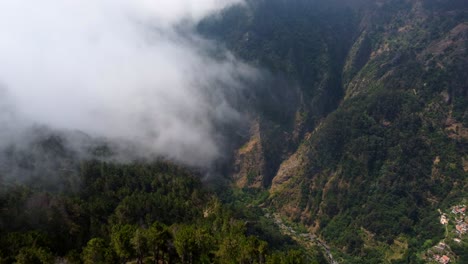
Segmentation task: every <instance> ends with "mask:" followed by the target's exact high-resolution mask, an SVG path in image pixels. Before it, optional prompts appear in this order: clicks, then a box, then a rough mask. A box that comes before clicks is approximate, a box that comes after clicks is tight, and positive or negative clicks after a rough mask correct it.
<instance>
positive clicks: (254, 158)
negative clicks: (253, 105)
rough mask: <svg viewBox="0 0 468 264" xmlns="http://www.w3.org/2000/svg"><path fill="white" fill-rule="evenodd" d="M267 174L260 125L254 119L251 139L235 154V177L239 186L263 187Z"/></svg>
mask: <svg viewBox="0 0 468 264" xmlns="http://www.w3.org/2000/svg"><path fill="white" fill-rule="evenodd" d="M264 175H265V157H264V153H263V148H262V143H261V136H260V127H259V123H258V121H254V122H253V124H252V128H251V131H250V139H249V141H248V142H247V143H245V144H244V145H243V146H242V147H241V148H240V149H239V150H238V151H237V153H236V154H235V165H234V174H233V178H234V181H235V183H236V185H237V187H240V188H244V187H253V188H261V187H263V180H264Z"/></svg>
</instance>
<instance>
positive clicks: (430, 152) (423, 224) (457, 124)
mask: <svg viewBox="0 0 468 264" xmlns="http://www.w3.org/2000/svg"><path fill="white" fill-rule="evenodd" d="M344 2H345V1H331V2H325V1H293V2H289V3H288V4H286V2H285V1H280V0H276V1H275V0H272V1H252V3H255V4H254V5H253V6H252V8H248V9H247V10H249V11H242V8H239V9H237V10H236V12H237V13H235V12H234V13H235V14H237V16H234V15H232V14H233V13H231V15H232V16H233V17H236V18H239V17H242V16H244V19H236V20H231V21H227V22H226V21H224V23H223V21H222V22H221V23H218V24H217V25H221V26H219V27H214V28H210V27H208V28H210V30H209V31H210V32H212V33H213V32H215V33H214V34H215V35H217V36H218V38H219V39H221V40H224V41H225V43H226V45H227V46H229V47H230V48H232V49H233V50H234V51H235V52H236V53H237V54H239V56H241V57H243V58H244V59H246V60H248V61H251V62H253V63H256V64H257V65H259V66H261V67H264V68H266V69H269V70H270V71H271V72H272V73H273V75H274V76H282V78H283V79H286V80H287V81H285V82H284V83H283V85H277V86H275V85H271V86H269V89H265V90H263V91H267V92H265V93H264V94H263V95H262V96H259V98H262V99H261V100H258V101H257V102H256V107H257V108H256V109H257V111H256V114H255V116H256V118H257V120H259V124H260V125H258V124H256V126H254V127H255V129H254V130H255V131H256V133H253V135H254V136H252V137H251V138H250V139H249V141H248V142H247V143H246V145H245V146H244V147H242V148H241V149H240V150H239V151H238V154H237V155H238V157H240V158H238V159H237V163H236V166H237V167H239V168H241V169H239V170H238V171H237V173H236V174H235V178H236V179H244V180H241V182H242V184H240V185H238V186H241V187H253V188H266V189H268V190H269V191H270V203H271V205H272V206H274V207H276V208H277V210H278V211H280V212H281V213H282V214H283V215H285V216H288V217H290V218H291V219H293V220H295V221H300V222H302V223H303V224H305V225H306V226H308V227H309V228H310V230H312V231H314V232H316V233H317V234H319V235H320V236H322V237H323V238H325V239H326V240H329V241H330V242H331V244H332V245H334V246H336V247H337V248H339V249H340V252H342V253H343V254H345V255H353V256H360V255H361V256H362V255H363V254H376V255H379V254H384V255H385V254H387V253H388V254H390V253H389V252H393V251H392V250H394V249H395V248H399V250H400V249H401V250H400V251H401V252H403V253H401V252H400V251H399V252H400V253H401V254H399V255H398V257H395V258H394V260H397V259H400V260H402V259H404V258H408V259H407V260H408V261H416V259H417V258H416V257H415V256H416V253H415V252H416V251H418V250H421V248H422V245H421V244H422V243H421V241H423V242H424V241H425V240H428V239H433V240H434V241H436V240H437V238H438V237H440V236H441V235H442V233H443V232H442V227H441V226H440V224H438V223H437V221H434V219H436V217H437V211H436V209H437V208H439V207H446V206H448V205H449V204H450V203H452V202H458V201H460V200H463V197H466V195H467V194H466V190H467V187H468V185H467V184H468V180H467V179H468V177H467V174H466V172H467V169H466V167H467V166H466V160H468V147H467V146H468V141H467V127H468V107H467V106H468V72H467V71H466V69H468V56H467V49H466V48H467V46H468V38H467V36H468V31H467V29H468V24H467V21H468V4H467V3H466V2H463V1H457V0H450V1H437V0H431V1H420V0H406V1H404V0H381V1H356V2H346V4H345V3H344ZM266 3H268V4H266ZM228 12H233V11H228ZM243 12H246V13H245V14H244V15H241V14H242V13H243ZM234 21H235V22H234ZM233 24H234V25H233ZM219 36H221V37H219ZM291 83H294V84H296V86H293V85H291ZM296 87H298V88H296ZM260 93H261V92H260ZM284 94H289V95H291V94H293V96H289V97H287V96H281V95H284ZM291 97H293V98H295V99H294V100H284V101H281V100H277V99H278V98H291ZM268 98H276V100H269V99H268ZM282 108H284V109H285V111H284V112H281V111H280V113H279V112H275V110H274V109H276V111H278V110H277V109H282ZM265 124H268V125H265ZM255 135H261V136H255ZM247 150H248V151H247ZM246 151H247V152H246ZM242 155H243V156H242ZM251 164H257V165H258V166H260V167H261V169H257V170H254V172H255V173H254V174H253V176H254V177H250V178H251V179H252V178H253V179H254V180H253V181H252V182H251V183H248V181H246V180H245V179H247V178H249V177H247V176H246V175H248V174H249V171H250V170H249V169H246V168H247V167H251ZM257 172H258V173H257ZM239 175H243V176H239ZM251 176H252V175H251ZM238 182H239V181H238ZM246 182H247V183H246ZM260 182H262V184H260ZM402 237H404V239H403V238H402ZM381 242H384V244H385V245H387V246H384V245H381V244H379V243H381ZM376 245H380V246H379V247H382V248H387V249H386V250H387V251H385V250H380V251H379V250H375V248H377V246H376ZM391 248H392V249H391ZM397 251H398V250H397ZM382 252H387V253H382ZM395 254H396V253H395ZM384 257H385V256H380V258H381V259H383V258H384ZM376 258H377V259H378V258H379V257H376ZM410 259H412V260H410Z"/></svg>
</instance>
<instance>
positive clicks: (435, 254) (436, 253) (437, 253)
mask: <svg viewBox="0 0 468 264" xmlns="http://www.w3.org/2000/svg"><path fill="white" fill-rule="evenodd" d="M429 252H430V254H431V255H432V259H433V260H435V261H436V262H437V263H441V264H447V263H449V262H450V257H449V256H447V255H445V254H444V253H446V252H447V244H445V243H444V242H439V244H437V246H434V247H433V248H432V250H430V251H429Z"/></svg>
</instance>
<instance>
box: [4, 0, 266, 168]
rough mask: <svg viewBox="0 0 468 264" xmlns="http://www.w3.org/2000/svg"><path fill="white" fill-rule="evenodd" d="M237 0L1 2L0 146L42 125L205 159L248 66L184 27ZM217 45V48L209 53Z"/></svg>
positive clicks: (230, 117)
mask: <svg viewBox="0 0 468 264" xmlns="http://www.w3.org/2000/svg"><path fill="white" fill-rule="evenodd" d="M233 4H240V0H153V1H151V0H80V1H78V0H41V1H34V0H3V1H0V110H1V114H0V122H1V124H0V126H1V127H2V128H5V129H2V132H1V133H0V141H1V142H0V145H7V144H8V143H10V142H13V141H14V140H15V138H16V139H18V135H19V134H20V132H19V131H20V130H21V129H25V128H27V127H29V126H33V125H44V126H46V127H50V128H51V129H54V130H66V131H83V132H84V133H86V134H88V135H91V136H93V137H103V138H110V139H113V140H121V141H125V142H132V143H134V144H135V145H139V146H140V147H141V149H142V150H144V151H145V152H147V153H148V154H155V155H161V156H164V157H167V158H170V159H174V160H177V161H180V162H184V163H186V164H188V165H194V166H209V165H210V164H211V163H212V162H213V161H214V160H216V159H217V158H218V157H219V156H220V155H221V152H222V149H221V147H220V145H219V142H220V138H222V135H221V134H220V133H219V132H217V125H218V124H222V123H223V122H226V123H229V122H235V121H238V120H239V118H240V115H239V113H238V111H236V110H235V109H234V108H233V107H232V104H231V103H230V102H229V100H228V98H230V97H231V96H233V95H235V94H236V93H237V92H238V91H239V89H242V86H243V85H242V80H252V79H254V78H256V74H257V73H256V71H255V70H254V69H252V68H250V67H249V66H247V65H245V64H243V63H242V62H239V61H238V60H237V59H236V58H234V57H233V56H232V55H230V54H229V53H228V52H227V51H225V50H220V49H219V48H218V47H216V45H215V43H211V42H210V41H207V40H204V39H202V38H200V37H199V36H197V35H196V34H195V33H194V32H193V27H194V25H196V23H197V22H198V21H200V19H202V18H204V17H205V16H207V15H211V14H214V13H216V12H217V11H219V10H221V9H222V8H226V7H227V6H229V5H233ZM214 54H216V56H214Z"/></svg>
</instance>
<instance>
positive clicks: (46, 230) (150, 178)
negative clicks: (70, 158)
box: [0, 140, 322, 264]
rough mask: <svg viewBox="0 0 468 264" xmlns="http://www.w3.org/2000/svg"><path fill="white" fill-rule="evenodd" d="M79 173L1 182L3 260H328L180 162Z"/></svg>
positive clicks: (95, 166)
mask: <svg viewBox="0 0 468 264" xmlns="http://www.w3.org/2000/svg"><path fill="white" fill-rule="evenodd" d="M45 142H47V140H46V141H45ZM76 172H77V173H78V175H75V176H72V175H68V176H63V177H76V180H77V181H78V182H79V186H75V188H76V187H78V188H76V189H77V190H73V189H70V188H67V187H64V188H63V189H62V190H61V191H56V190H54V191H48V189H47V188H46V187H41V186H34V185H33V186H31V184H28V185H25V184H18V183H17V184H14V185H12V184H6V181H5V182H3V183H2V189H1V190H0V191H1V192H0V201H1V210H0V248H1V250H0V262H1V263H25V264H26V263H27V264H30V263H55V262H57V261H59V262H60V263H127V262H132V263H135V262H136V263H162V262H164V263H213V262H215V263H251V262H252V261H253V262H255V263H311V261H312V262H316V261H318V260H319V259H321V258H322V257H321V253H320V251H319V250H316V251H315V253H311V252H308V253H307V254H306V253H305V252H304V251H303V250H302V249H301V248H300V247H299V246H298V245H296V243H295V242H294V241H292V240H291V239H290V238H288V237H286V236H283V235H281V234H280V233H279V231H278V230H277V229H276V227H275V226H274V224H273V223H272V222H271V221H270V220H268V219H266V218H265V217H263V213H262V212H261V211H260V209H258V208H244V207H243V204H242V203H240V204H239V203H238V202H234V201H238V199H240V198H242V197H244V196H245V195H243V194H241V193H238V194H234V193H231V192H229V191H227V192H226V191H224V192H223V194H222V195H218V194H217V192H215V191H214V189H213V188H211V187H209V186H207V185H206V184H205V185H203V184H202V182H201V180H200V175H197V174H194V173H192V172H190V171H188V170H186V169H183V168H181V167H179V166H177V165H174V164H170V163H168V162H163V161H160V162H153V163H147V162H145V163H139V162H134V163H131V164H126V165H125V164H122V165H118V164H115V163H114V164H113V163H108V162H103V161H98V160H94V161H87V162H82V163H80V164H79V169H77V170H76ZM64 175H65V174H64ZM216 190H217V191H218V192H220V193H221V192H222V190H220V189H217V188H216ZM223 190H224V189H223ZM234 197H237V198H234ZM245 197H246V196H245ZM316 263H318V262H316Z"/></svg>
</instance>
